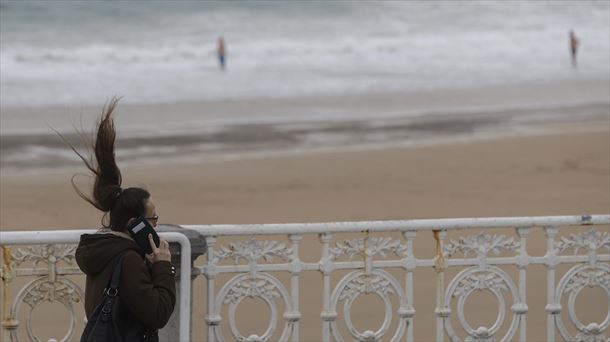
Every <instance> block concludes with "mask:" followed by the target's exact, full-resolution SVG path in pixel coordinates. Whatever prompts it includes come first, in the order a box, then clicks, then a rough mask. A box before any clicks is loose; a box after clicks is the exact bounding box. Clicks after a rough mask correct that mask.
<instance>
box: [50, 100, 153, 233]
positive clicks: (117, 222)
mask: <svg viewBox="0 0 610 342" xmlns="http://www.w3.org/2000/svg"><path fill="white" fill-rule="evenodd" d="M118 101H119V99H118V98H116V97H114V98H112V100H111V101H110V103H108V104H107V105H106V106H104V109H103V110H102V115H101V118H100V121H99V123H98V124H97V133H96V139H95V143H94V144H93V146H92V147H93V152H94V155H95V159H93V157H90V158H86V157H85V156H83V154H81V153H80V152H79V151H78V150H77V149H76V148H75V147H74V145H72V144H71V143H70V142H68V141H67V140H66V139H65V138H64V137H63V136H62V135H61V134H60V133H59V132H57V133H58V134H59V136H60V137H61V138H62V139H63V140H64V141H65V142H66V143H67V144H68V145H69V146H70V148H71V149H72V151H74V153H76V155H77V156H78V157H79V158H80V159H81V160H82V161H83V162H84V163H85V167H87V169H89V171H91V172H92V173H93V175H94V176H95V182H94V185H93V191H92V195H91V196H88V195H86V194H85V193H83V191H82V190H80V189H79V188H78V186H77V185H76V183H75V181H74V179H75V177H76V175H74V176H73V177H72V179H71V183H72V187H73V188H74V190H75V191H76V193H77V194H78V195H79V196H80V197H81V198H82V199H84V200H85V201H87V202H88V203H90V204H91V205H93V206H94V207H95V208H97V209H98V210H100V211H102V212H104V213H105V215H104V217H106V215H108V214H109V216H110V222H109V223H108V224H105V223H104V222H103V223H102V225H103V226H104V227H107V228H111V229H112V230H117V231H121V230H124V229H125V227H126V226H127V222H128V221H129V219H131V218H133V217H138V216H140V215H143V214H144V210H145V203H144V202H145V200H147V199H148V198H149V197H150V193H149V192H148V191H146V190H144V189H141V188H128V189H121V183H122V178H121V170H120V169H119V167H118V166H117V163H116V160H115V155H114V142H115V139H116V130H115V127H114V121H113V119H112V114H113V112H114V110H115V108H116V105H117V103H118Z"/></svg>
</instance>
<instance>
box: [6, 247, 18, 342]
mask: <svg viewBox="0 0 610 342" xmlns="http://www.w3.org/2000/svg"><path fill="white" fill-rule="evenodd" d="M2 257H3V264H2V288H3V291H2V303H3V304H4V306H3V307H2V312H3V314H4V317H3V318H2V336H3V339H2V340H3V341H11V334H13V332H14V331H15V330H16V329H17V327H18V326H19V322H18V321H17V320H16V318H15V317H11V314H10V309H9V307H10V303H11V301H10V292H9V284H10V282H11V280H13V270H12V269H11V264H12V258H11V248H10V247H7V246H2Z"/></svg>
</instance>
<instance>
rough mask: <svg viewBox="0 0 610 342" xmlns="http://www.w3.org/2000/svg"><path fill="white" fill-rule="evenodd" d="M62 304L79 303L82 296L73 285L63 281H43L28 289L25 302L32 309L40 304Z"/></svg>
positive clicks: (24, 298)
mask: <svg viewBox="0 0 610 342" xmlns="http://www.w3.org/2000/svg"><path fill="white" fill-rule="evenodd" d="M44 301H46V302H60V303H62V304H64V305H71V304H72V302H74V303H79V302H80V296H79V293H78V291H77V289H75V288H74V287H73V286H72V285H71V284H67V283H64V282H61V281H55V282H51V281H41V282H39V283H37V284H35V285H34V286H32V287H30V288H26V292H25V296H24V297H23V302H25V303H27V304H28V305H29V306H30V307H31V308H34V307H36V305H38V303H40V302H44Z"/></svg>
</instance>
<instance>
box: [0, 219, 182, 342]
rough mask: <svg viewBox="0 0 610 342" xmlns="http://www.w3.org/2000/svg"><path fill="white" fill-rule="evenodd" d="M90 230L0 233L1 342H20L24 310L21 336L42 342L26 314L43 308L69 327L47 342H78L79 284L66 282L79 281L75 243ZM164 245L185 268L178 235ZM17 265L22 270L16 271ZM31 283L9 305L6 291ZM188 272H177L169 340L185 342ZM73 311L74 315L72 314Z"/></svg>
mask: <svg viewBox="0 0 610 342" xmlns="http://www.w3.org/2000/svg"><path fill="white" fill-rule="evenodd" d="M92 232H94V230H78V231H76V230H73V231H45V232H40V231H39V232H1V233H0V245H1V247H2V259H3V260H2V261H3V262H2V269H1V273H0V278H1V279H2V285H3V291H2V292H3V297H2V299H3V304H4V306H3V320H2V330H3V334H2V336H3V338H2V340H3V341H21V340H22V339H20V336H19V335H18V328H19V327H20V326H22V323H21V322H20V321H19V317H20V311H21V310H22V308H23V307H24V306H26V307H28V308H29V312H28V315H27V319H26V320H25V323H24V325H25V331H26V336H27V339H28V340H30V341H42V338H41V337H40V336H39V335H38V334H37V333H36V329H35V328H34V327H33V324H32V313H33V312H34V311H35V310H36V309H37V308H38V307H39V306H40V305H41V304H44V303H60V304H62V305H63V306H64V307H65V308H66V310H67V311H68V313H69V315H70V317H69V323H68V329H67V332H66V334H65V335H63V336H60V337H58V338H52V339H50V340H49V341H75V340H78V339H79V338H80V333H81V331H75V326H76V325H77V323H78V322H79V320H81V321H86V318H85V316H84V310H83V309H82V306H83V305H84V299H85V296H84V291H83V288H84V286H83V285H84V284H83V283H84V278H83V277H81V280H82V281H80V282H76V281H74V280H72V279H70V277H71V276H75V275H82V273H81V272H80V270H79V268H78V267H77V266H76V265H75V263H74V252H75V250H76V243H77V242H78V240H79V238H80V235H81V234H83V233H92ZM160 235H161V236H162V237H163V238H165V239H167V240H168V241H172V242H177V243H179V244H180V246H181V248H180V250H181V258H182V259H181V262H182V263H184V264H187V265H188V264H190V257H191V248H190V241H189V240H188V239H187V238H186V237H185V236H184V235H182V234H178V233H161V234H160ZM23 265H25V266H27V267H22V266H23ZM21 277H24V278H33V279H32V280H29V281H27V283H26V284H25V285H24V286H23V287H22V288H21V289H20V290H19V292H18V293H17V295H16V296H15V297H14V298H12V299H11V296H10V293H9V288H10V285H11V283H12V282H13V281H14V280H15V279H17V278H21ZM190 277H191V268H190V267H186V268H183V269H181V270H180V278H181V279H187V281H180V283H179V284H180V290H179V291H180V293H182V294H186V295H184V296H181V297H180V303H179V305H178V307H180V310H179V320H180V324H179V327H178V329H177V330H178V331H176V332H174V336H180V339H181V340H188V336H189V330H190V310H189V308H190V292H191V289H190V285H191V282H190V281H188V280H190ZM77 311H80V312H79V313H78V314H77Z"/></svg>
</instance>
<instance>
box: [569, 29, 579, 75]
mask: <svg viewBox="0 0 610 342" xmlns="http://www.w3.org/2000/svg"><path fill="white" fill-rule="evenodd" d="M579 45H580V42H579V41H578V38H576V34H574V31H573V30H570V54H571V56H572V66H573V67H574V68H576V67H577V63H576V55H577V54H578V46H579Z"/></svg>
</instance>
